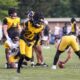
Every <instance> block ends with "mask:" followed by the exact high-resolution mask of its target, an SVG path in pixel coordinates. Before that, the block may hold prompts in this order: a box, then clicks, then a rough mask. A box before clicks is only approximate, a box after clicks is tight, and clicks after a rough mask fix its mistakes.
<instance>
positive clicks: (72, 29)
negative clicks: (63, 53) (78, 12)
mask: <svg viewBox="0 0 80 80" xmlns="http://www.w3.org/2000/svg"><path fill="white" fill-rule="evenodd" d="M76 30H77V27H76V20H75V18H74V17H73V18H71V33H72V34H74V35H75V34H76Z"/></svg>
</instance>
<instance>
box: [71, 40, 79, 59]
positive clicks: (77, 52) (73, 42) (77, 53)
mask: <svg viewBox="0 0 80 80" xmlns="http://www.w3.org/2000/svg"><path fill="white" fill-rule="evenodd" d="M71 47H72V49H73V50H74V52H75V53H76V55H77V56H78V57H79V59H80V50H79V43H78V42H77V41H76V39H72V43H71Z"/></svg>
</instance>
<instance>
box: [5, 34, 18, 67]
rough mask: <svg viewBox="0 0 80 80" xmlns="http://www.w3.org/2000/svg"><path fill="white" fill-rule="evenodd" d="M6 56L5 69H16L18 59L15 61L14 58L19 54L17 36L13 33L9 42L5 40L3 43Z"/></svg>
mask: <svg viewBox="0 0 80 80" xmlns="http://www.w3.org/2000/svg"><path fill="white" fill-rule="evenodd" d="M4 47H5V54H6V61H7V63H6V68H16V67H17V62H18V59H19V57H17V58H16V59H15V56H16V55H17V53H18V52H19V34H18V33H14V34H13V35H12V36H11V41H10V40H6V41H5V43H4Z"/></svg>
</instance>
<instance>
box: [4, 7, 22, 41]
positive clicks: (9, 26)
mask: <svg viewBox="0 0 80 80" xmlns="http://www.w3.org/2000/svg"><path fill="white" fill-rule="evenodd" d="M8 15H9V16H8V17H5V18H4V20H3V34H4V37H5V38H6V39H7V40H11V35H12V33H14V31H15V32H20V31H21V27H20V18H19V17H18V16H17V12H16V9H15V8H9V10H8Z"/></svg>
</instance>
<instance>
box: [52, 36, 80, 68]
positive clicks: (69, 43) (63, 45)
mask: <svg viewBox="0 0 80 80" xmlns="http://www.w3.org/2000/svg"><path fill="white" fill-rule="evenodd" d="M76 40H77V38H76V36H75V35H65V36H63V37H62V38H61V41H60V44H59V46H58V49H57V51H56V54H55V57H54V61H53V66H52V69H56V64H57V62H58V60H59V56H60V55H61V53H62V52H64V51H65V50H66V49H68V48H69V47H71V48H72V49H73V50H74V52H75V54H76V55H77V56H78V57H79V58H80V50H79V44H78V42H77V41H76Z"/></svg>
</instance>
